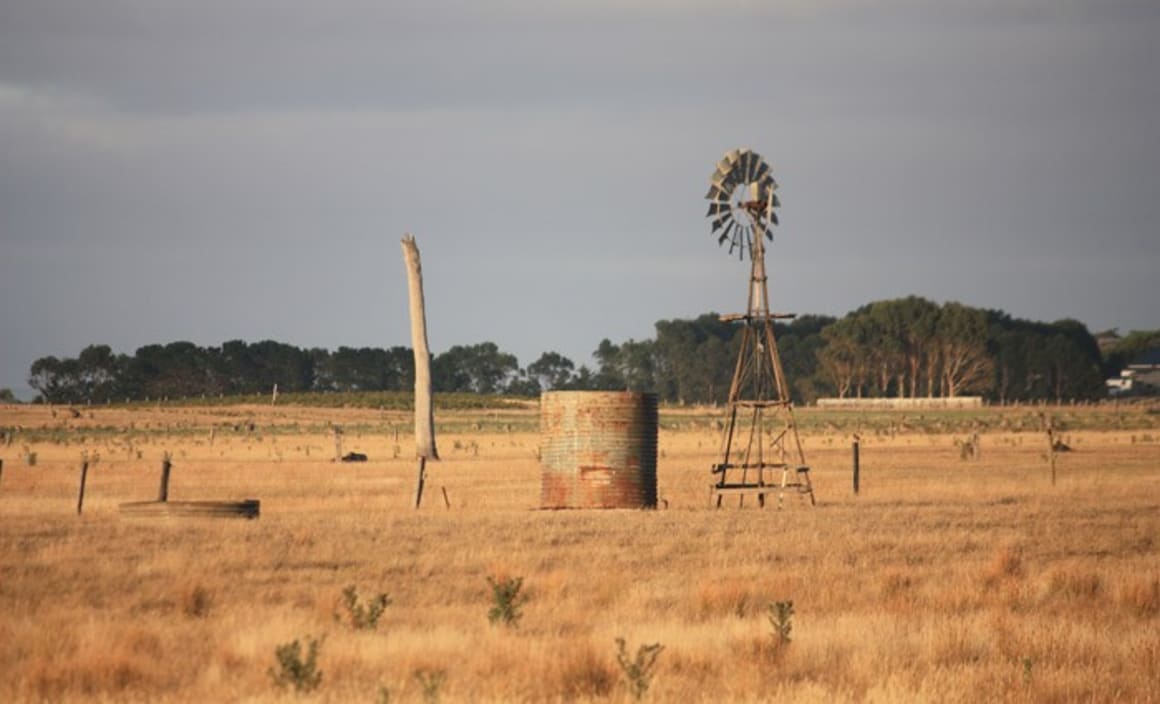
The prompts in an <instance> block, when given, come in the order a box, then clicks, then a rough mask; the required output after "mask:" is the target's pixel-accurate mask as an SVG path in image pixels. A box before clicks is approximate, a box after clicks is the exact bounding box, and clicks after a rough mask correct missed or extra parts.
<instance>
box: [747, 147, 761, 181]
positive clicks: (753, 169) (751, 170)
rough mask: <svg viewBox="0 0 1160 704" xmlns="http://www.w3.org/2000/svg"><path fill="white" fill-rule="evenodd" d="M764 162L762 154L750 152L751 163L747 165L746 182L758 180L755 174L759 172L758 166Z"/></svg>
mask: <svg viewBox="0 0 1160 704" xmlns="http://www.w3.org/2000/svg"><path fill="white" fill-rule="evenodd" d="M762 163H763V160H762V158H761V157H760V156H758V155H756V154H753V153H750V159H749V163H748V164H747V165H746V167H745V182H746V183H753V182H754V181H756V180H757V179H756V178H755V177H754V174H756V173H757V167H758V166H759V165H760V164H762Z"/></svg>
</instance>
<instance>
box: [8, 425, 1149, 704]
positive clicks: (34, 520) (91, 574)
mask: <svg viewBox="0 0 1160 704" xmlns="http://www.w3.org/2000/svg"><path fill="white" fill-rule="evenodd" d="M528 413H530V414H531V415H533V416H534V411H529V412H528ZM49 414H50V410H49V409H47V408H43V407H11V406H10V407H0V426H8V427H12V426H20V427H22V428H27V429H45V428H48V429H53V430H59V431H60V432H59V433H56V434H54V435H52V436H51V437H52V439H51V440H50V439H47V437H48V436H45V437H46V439H42V440H40V441H37V442H35V443H26V442H24V441H23V440H22V439H21V435H20V433H17V434H16V437H15V439H14V441H13V443H12V444H11V445H7V446H4V445H0V457H2V458H3V459H4V467H3V477H2V479H0V701H76V700H85V701H90V700H93V701H162V702H166V701H175V702H176V701H233V700H245V701H264V700H280V699H287V700H289V699H295V698H296V697H295V696H294V695H293V694H292V693H290V692H282V691H280V690H278V689H277V688H275V686H274V685H273V682H272V680H271V678H270V676H269V674H268V670H269V668H270V667H272V666H274V664H275V660H274V650H275V647H276V646H277V645H279V644H282V643H286V642H289V641H291V640H293V639H295V638H304V637H306V636H308V635H309V636H313V637H318V638H323V641H322V646H321V653H320V657H319V665H320V667H321V669H322V671H323V673H324V674H323V679H322V685H321V687H320V689H319V690H318V691H317V692H316V693H315V694H314V695H313V698H314V699H317V700H318V701H333V702H346V701H366V702H371V701H375V700H376V697H377V696H378V694H379V693H380V691H381V690H383V689H385V690H386V691H388V692H389V694H390V700H391V701H402V702H407V701H423V700H424V690H423V686H422V683H421V682H420V680H419V678H418V677H417V676H416V673H417V672H420V671H424V672H438V671H443V672H445V680H444V681H443V684H442V685H441V686H440V688H439V692H438V694H439V696H440V698H441V699H442V700H444V701H480V702H493V701H496V702H498V701H505V702H506V701H606V700H607V701H615V702H623V701H629V700H630V699H631V697H630V695H629V694H628V690H627V688H626V687H625V685H624V682H623V679H622V674H621V672H620V669H619V667H618V666H617V664H616V659H615V654H616V646H615V643H614V641H615V639H616V638H617V637H624V638H625V639H626V640H627V641H628V644H629V648H630V652H635V648H636V647H637V646H639V645H641V644H646V643H661V644H663V645H664V646H665V650H664V651H663V652H662V653H661V655H660V658H659V660H658V668H657V674H656V677H655V679H654V680H653V682H652V686H651V688H650V690H649V692H648V694H647V695H646V699H649V700H652V701H682V702H686V701H694V702H695V701H706V702H708V701H721V700H729V701H765V700H770V699H773V698H775V697H787V698H790V699H792V700H794V701H806V702H809V701H819V702H821V701H825V702H831V701H869V702H895V701H932V702H933V701H937V702H947V701H950V702H955V701H963V702H968V701H970V702H974V701H986V700H995V699H999V700H1014V701H1076V700H1095V701H1110V700H1117V701H1160V443H1158V442H1156V441H1154V440H1151V439H1150V438H1151V435H1149V436H1148V437H1149V439H1148V440H1145V439H1144V436H1145V435H1147V431H1141V430H1140V429H1139V428H1140V427H1141V424H1144V425H1145V426H1146V425H1147V424H1148V423H1152V426H1154V425H1155V424H1154V423H1153V419H1152V418H1151V417H1148V416H1145V415H1144V414H1143V413H1142V412H1140V415H1141V418H1137V419H1136V421H1137V422H1135V424H1134V425H1133V428H1134V429H1133V430H1131V431H1125V430H1117V429H1109V430H1098V429H1097V430H1085V431H1082V432H1077V433H1072V434H1069V437H1068V442H1069V444H1071V445H1072V447H1074V448H1075V450H1076V451H1075V452H1072V453H1068V454H1063V455H1059V456H1058V457H1057V463H1058V471H1059V481H1058V484H1057V485H1056V486H1055V487H1052V486H1051V485H1050V479H1049V474H1048V470H1047V465H1046V460H1045V457H1044V450H1045V446H1046V442H1045V440H1044V438H1043V436H1042V435H1041V434H1038V433H1030V432H1009V431H1002V430H995V431H991V432H984V433H983V435H982V449H983V453H982V459H981V460H979V461H960V460H959V455H958V452H957V450H956V448H955V446H954V439H955V438H954V436H953V435H952V434H950V433H946V434H924V433H922V432H920V431H913V432H892V433H889V434H885V433H884V434H881V435H873V436H867V437H865V438H864V439H863V441H862V495H861V496H859V497H854V496H852V494H851V490H850V471H849V442H850V437H849V436H847V435H842V434H839V433H836V432H835V433H829V434H825V433H819V434H816V435H809V436H807V437H805V444H806V452H807V455H808V457H809V459H810V462H811V465H812V466H813V468H814V469H813V472H812V475H813V479H814V486H815V490H816V493H817V496H818V500H819V504H818V507H817V508H816V509H810V508H809V507H808V506H804V505H803V504H802V503H801V502H800V501H799V500H798V499H797V498H796V497H793V499H792V500H790V501H787V503H786V507H785V509H784V510H782V511H780V512H779V511H777V510H775V509H774V508H773V507H772V506H770V507H768V508H766V509H758V508H756V506H755V504H754V502H753V501H752V499H750V500H749V502H748V503H747V504H746V506H745V507H744V508H742V509H740V510H738V508H737V506H736V501H737V500H736V499H732V500H731V502H727V503H730V505H729V507H728V508H724V509H722V510H711V509H709V508H708V505H709V492H708V486H709V483H710V480H711V477H710V475H709V472H708V467H709V465H710V463H711V462H712V461H713V458H714V455H715V452H716V448H717V443H718V438H717V436H716V433H715V432H714V431H713V430H712V429H711V428H709V427H703V428H698V427H695V424H690V425H691V426H692V427H688V428H686V429H683V430H662V431H661V434H660V448H661V454H662V458H661V460H660V469H659V489H660V495H661V497H662V498H663V499H665V500H667V502H668V507H669V508H668V509H667V510H659V511H647V512H646V511H537V510H533V509H535V508H536V507H537V504H538V501H539V467H538V463H537V461H536V459H535V457H536V448H537V446H538V444H539V439H538V437H537V436H536V435H535V434H533V433H526V432H511V433H509V432H505V431H504V430H503V427H504V426H503V424H499V423H491V424H490V425H489V423H488V420H489V419H488V414H487V412H478V413H477V415H478V422H476V423H474V424H473V421H471V420H470V419H469V418H468V415H469V414H464V417H463V418H462V419H461V420H463V421H464V422H462V423H460V424H459V426H460V427H463V428H468V429H470V428H473V427H476V426H478V427H479V428H480V430H478V431H475V430H470V431H469V432H461V433H458V434H452V435H449V434H444V435H441V436H440V437H439V444H440V448H441V449H442V451H443V455H444V459H443V461H441V462H439V463H432V464H429V465H428V467H429V472H430V479H429V483H428V494H427V496H426V498H425V501H424V505H423V508H422V509H420V510H418V511H415V510H413V509H411V508H410V502H411V499H412V492H413V490H414V474H415V463H414V460H413V459H410V458H409V451H410V448H411V447H412V445H411V444H410V438H409V436H407V434H406V428H407V425H406V419H405V418H404V417H401V416H398V415H397V414H396V415H392V414H386V413H382V412H377V411H369V410H355V409H319V410H311V409H301V408H296V409H286V410H283V409H278V410H277V411H276V412H274V411H271V410H270V409H264V408H260V407H253V408H245V409H224V408H218V409H215V408H196V409H193V408H189V409H182V408H172V409H170V408H160V409H139V410H116V409H97V410H94V411H92V412H91V414H92V417H89V412H88V411H86V412H85V413H84V414H83V415H82V417H81V418H79V419H74V418H71V417H69V418H68V419H67V420H66V419H64V418H63V415H64V414H60V416H58V417H52V416H51V415H49ZM238 418H244V419H249V418H253V419H255V422H256V427H255V430H254V432H248V431H245V430H242V431H239V432H234V431H232V430H226V429H223V430H221V431H219V432H217V433H215V437H214V438H213V442H212V444H211V442H210V432H209V428H210V427H211V425H214V424H219V425H218V427H219V428H224V427H225V426H221V425H220V424H221V423H223V422H232V421H235V420H236V419H238ZM525 420H526V419H525ZM328 421H329V422H334V423H340V424H343V425H346V426H347V427H358V428H364V430H362V431H357V432H349V431H348V433H347V434H346V435H345V436H344V441H343V442H344V448H345V449H349V450H355V451H361V452H366V453H368V454H369V455H370V456H371V461H370V462H367V463H360V464H341V463H334V462H331V461H330V460H331V458H332V456H333V454H334V441H333V436H332V435H330V434H329V433H328V432H327V431H326V428H325V424H326V423H327V422H328ZM294 424H299V426H298V427H301V428H302V429H301V430H295V427H296V426H295V425H294ZM110 426H116V427H123V428H125V429H126V430H125V432H123V433H109V432H96V431H95V430H94V428H97V427H110ZM1152 426H1149V427H1152ZM394 427H402V428H403V429H404V430H403V434H402V435H401V436H400V439H399V440H398V441H396V440H395V438H394V430H393V428H394ZM144 429H148V431H149V432H147V433H146V432H139V431H142V430H144ZM1152 434H1153V435H1157V436H1158V437H1160V433H1156V432H1155V431H1152ZM26 444H27V445H28V448H27V449H28V450H29V451H33V452H36V453H37V458H38V459H37V464H36V466H27V465H26V464H25V461H24V460H23V452H24V450H25V447H24V446H25V445H26ZM396 445H399V446H402V447H403V448H405V450H404V451H402V452H399V453H396V450H395V449H394V448H395V446H396ZM82 452H87V453H88V454H89V456H90V457H92V456H98V457H99V460H98V461H97V462H96V464H94V465H92V466H91V468H90V472H89V482H88V488H87V495H86V499H85V510H84V514H83V515H82V516H79V517H78V516H77V515H76V512H75V507H76V489H77V481H78V478H79V461H80V457H81V453H82ZM166 452H168V453H170V454H171V455H172V457H173V478H172V481H171V484H170V498H171V499H173V500H183V499H242V498H249V497H252V498H259V499H261V501H262V517H261V518H260V519H259V520H257V521H238V520H212V519H181V520H178V519H169V520H166V519H134V518H129V517H125V516H122V515H121V514H120V513H119V511H118V505H119V504H120V503H121V502H125V501H139V500H147V499H151V498H153V497H154V496H155V495H156V492H157V481H158V475H159V472H158V469H159V464H160V461H161V457H162V456H163V454H164V453H166ZM396 454H399V456H398V457H396V456H395V455H396ZM441 487H443V488H446V490H447V492H448V496H449V497H450V500H451V502H452V507H451V509H450V510H448V509H446V508H444V506H443V501H442V496H441V494H440V492H439V490H440V488H441ZM490 575H511V576H522V577H524V579H525V588H526V590H527V593H528V594H529V596H530V600H529V602H528V603H527V604H526V605H525V607H524V616H523V619H522V620H521V622H520V623H519V626H518V627H517V628H514V629H509V628H503V627H494V626H492V625H490V624H489V623H488V620H487V611H488V608H489V607H490V605H491V602H490V598H491V594H490V589H489V587H488V584H487V577H488V576H490ZM348 585H355V586H356V587H357V588H358V590H359V592H360V594H362V595H363V596H364V597H365V596H371V595H374V594H377V593H379V592H387V593H389V594H390V596H391V598H392V600H393V603H392V604H391V605H390V606H388V607H387V609H386V611H385V613H384V614H383V616H382V619H381V620H380V622H379V624H378V627H377V629H375V630H372V631H358V630H354V629H352V628H351V627H350V626H349V625H347V624H346V623H344V622H340V621H339V620H336V618H335V614H336V612H337V611H339V610H340V609H341V606H340V605H341V594H342V590H343V589H344V588H345V587H346V586H348ZM785 600H792V601H793V602H794V609H795V617H794V621H793V632H792V642H791V643H790V644H788V645H787V646H783V647H777V646H775V645H774V644H773V637H772V629H771V627H770V624H769V623H768V621H767V620H766V614H767V611H766V609H767V605H768V604H769V602H771V601H785Z"/></svg>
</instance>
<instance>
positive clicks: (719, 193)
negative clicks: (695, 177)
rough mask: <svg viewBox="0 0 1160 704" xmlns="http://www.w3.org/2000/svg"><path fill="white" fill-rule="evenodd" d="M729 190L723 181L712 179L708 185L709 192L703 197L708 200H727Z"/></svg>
mask: <svg viewBox="0 0 1160 704" xmlns="http://www.w3.org/2000/svg"><path fill="white" fill-rule="evenodd" d="M730 191H731V189H729V188H728V187H726V186H725V184H724V183H723V182H720V183H719V182H716V181H714V182H713V183H712V184H710V185H709V192H708V193H707V194H705V198H706V199H708V200H724V201H727V200H729V193H730Z"/></svg>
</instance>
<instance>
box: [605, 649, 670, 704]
mask: <svg viewBox="0 0 1160 704" xmlns="http://www.w3.org/2000/svg"><path fill="white" fill-rule="evenodd" d="M664 649H665V646H663V645H661V644H660V643H653V644H652V645H643V644H642V645H641V646H640V647H639V648H637V649H636V656H635V657H633V658H629V657H628V646H627V645H626V643H625V640H624V639H623V638H617V639H616V651H617V652H616V662H617V663H618V664H619V665H620V671H621V672H622V673H623V674H624V680H625V684H626V685H627V686H628V691H629V693H631V694H632V696H633V698H634V699H638V700H639V699H640V698H642V697H643V696H644V694H645V692H647V691H648V687H649V684H651V683H652V678H653V675H654V674H656V664H657V657H659V656H660V654H661V651H662V650H664Z"/></svg>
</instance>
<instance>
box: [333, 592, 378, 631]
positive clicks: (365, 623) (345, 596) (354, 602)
mask: <svg viewBox="0 0 1160 704" xmlns="http://www.w3.org/2000/svg"><path fill="white" fill-rule="evenodd" d="M390 604H391V597H389V596H387V595H386V594H385V593H384V594H379V595H378V596H376V597H375V598H373V599H371V600H369V601H367V602H363V601H362V600H360V599H359V596H358V590H357V589H356V588H355V586H354V585H353V584H352V585H350V586H348V587H347V588H346V589H343V590H342V606H343V608H344V609H345V610H346V620H347V621H349V622H350V625H351V627H352V628H354V629H356V630H360V631H362V630H371V629H374V628H375V627H376V626H378V624H379V617H380V616H382V615H383V611H384V610H386V608H387V607H388V606H389V605H390ZM339 618H341V617H340V616H339V615H338V614H335V619H339Z"/></svg>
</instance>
